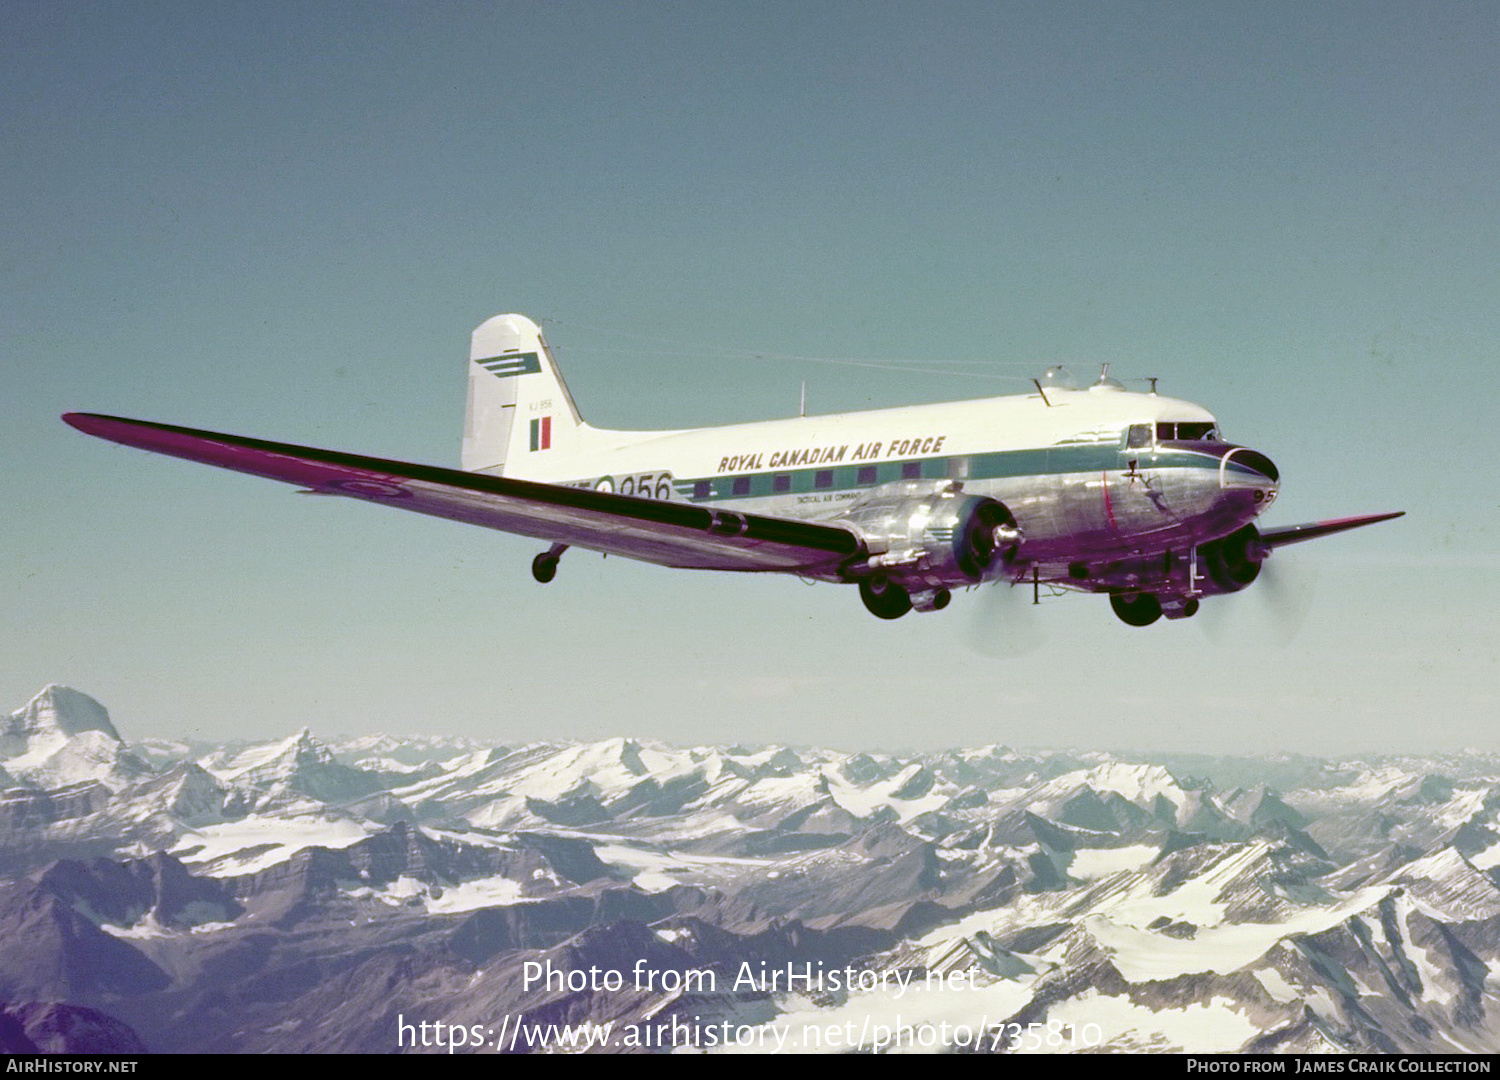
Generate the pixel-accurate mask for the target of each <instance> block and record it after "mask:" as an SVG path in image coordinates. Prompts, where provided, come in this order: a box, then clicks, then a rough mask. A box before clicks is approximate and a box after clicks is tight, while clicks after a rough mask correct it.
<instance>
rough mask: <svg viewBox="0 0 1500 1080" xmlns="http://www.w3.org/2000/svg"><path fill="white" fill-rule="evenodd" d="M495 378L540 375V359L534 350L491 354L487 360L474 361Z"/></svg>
mask: <svg viewBox="0 0 1500 1080" xmlns="http://www.w3.org/2000/svg"><path fill="white" fill-rule="evenodd" d="M474 362H475V363H476V364H478V365H479V366H480V367H482V368H484V369H485V370H486V371H488V372H489V373H490V374H491V375H493V376H495V377H496V378H497V379H504V378H508V377H509V376H512V375H540V374H541V372H542V360H541V357H539V356H537V354H536V353H534V352H529V353H512V354H511V355H509V356H492V357H490V358H489V359H488V360H476V361H474Z"/></svg>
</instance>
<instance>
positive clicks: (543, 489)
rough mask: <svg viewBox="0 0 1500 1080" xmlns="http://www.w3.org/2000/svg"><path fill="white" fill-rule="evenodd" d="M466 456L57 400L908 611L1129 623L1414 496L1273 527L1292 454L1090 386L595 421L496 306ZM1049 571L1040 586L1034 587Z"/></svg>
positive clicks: (878, 609) (239, 461)
mask: <svg viewBox="0 0 1500 1080" xmlns="http://www.w3.org/2000/svg"><path fill="white" fill-rule="evenodd" d="M468 375H469V383H468V403H467V413H466V417H465V421H464V434H463V446H462V453H461V465H462V468H461V469H449V468H442V467H438V466H431V465H416V464H410V463H407V462H400V461H388V460H383V459H380V458H373V457H364V456H361V455H357V454H349V453H343V452H340V451H334V450H320V449H316V448H312V447H306V446H296V445H292V444H288V443H279V442H269V441H266V440H263V439H254V438H247V437H244V436H239V435H224V434H218V433H215V432H209V431H199V430H196V429H194V428H187V427H178V426H176V425H172V424H160V423H152V422H148V421H143V420H130V419H125V418H122V417H114V416H101V415H98V414H94V413H67V414H65V415H64V416H63V420H65V421H66V422H67V423H69V424H71V425H72V426H73V427H75V428H77V429H78V430H80V431H83V432H86V433H87V434H90V435H95V436H98V437H100V438H103V439H109V440H112V441H114V442H117V443H123V444H124V445H126V446H134V447H138V448H140V449H144V450H152V451H155V452H157V453H161V454H169V455H171V456H174V457H181V458H187V459H189V460H192V461H199V462H203V463H205V464H209V465H216V466H219V467H221V468H226V469H233V470H235V471H238V472H244V473H251V474H253V475H256V476H263V477H266V478H268V479H272V480H279V481H282V482H284V483H289V484H296V485H299V490H300V491H301V493H302V494H308V495H324V496H340V497H345V498H352V499H360V500H363V501H365V502H371V503H380V504H384V505H386V506H391V507H395V508H397V509H401V510H411V511H415V512H416V513H420V514H429V515H433V516H436V517H443V518H450V519H452V520H454V521H461V522H466V523H468V524H472V525H480V526H484V527H486V528H491V529H498V530H501V531H504V532H510V533H518V534H520V535H522V536H529V537H533V538H536V539H538V540H542V541H545V542H547V543H548V544H549V545H550V546H549V547H548V548H547V550H545V551H543V552H541V553H540V554H538V555H537V556H536V557H535V559H534V560H533V561H532V566H531V571H532V575H533V576H534V577H535V579H536V580H537V581H538V582H541V583H543V584H545V583H547V582H549V581H551V580H553V578H554V576H555V575H556V573H557V569H558V564H559V559H560V558H561V556H562V555H563V553H564V552H565V551H567V550H568V549H569V548H572V547H578V548H584V549H589V550H593V551H598V552H603V553H605V554H607V555H619V556H625V557H627V558H632V559H639V560H643V561H645V562H651V563H657V564H660V565H663V566H669V567H680V568H687V569H698V570H732V571H743V572H759V573H784V574H794V575H797V576H799V577H802V578H805V579H812V580H816V581H827V582H835V583H840V584H852V585H855V586H856V587H857V588H858V590H859V594H860V598H861V600H862V601H863V602H864V605H865V607H866V608H867V609H869V611H870V612H871V613H872V614H874V615H876V616H878V617H879V618H881V619H896V618H900V617H901V616H903V615H905V614H907V613H908V612H910V611H919V612H931V611H940V610H942V609H943V608H945V607H947V606H948V604H949V602H950V601H951V599H952V595H953V590H954V589H959V588H963V587H967V586H972V585H979V584H982V583H985V582H992V581H1008V582H1010V583H1011V584H1012V585H1017V584H1025V585H1030V586H1031V587H1032V588H1033V590H1034V591H1039V590H1040V589H1041V588H1043V587H1046V588H1047V589H1048V590H1049V593H1051V592H1053V591H1057V592H1061V591H1063V590H1074V591H1081V592H1088V593H1098V594H1103V595H1105V596H1107V597H1108V598H1109V603H1110V605H1111V607H1112V608H1113V610H1114V613H1115V614H1116V615H1117V616H1118V617H1119V618H1120V619H1121V620H1122V621H1123V622H1125V623H1126V624H1128V625H1130V626H1147V625H1150V624H1152V623H1154V622H1156V621H1157V620H1158V619H1160V618H1162V617H1166V618H1167V619H1184V618H1188V617H1190V616H1192V615H1193V614H1195V613H1196V612H1197V611H1198V608H1199V603H1200V601H1201V600H1202V599H1203V598H1205V597H1210V596H1216V595H1221V594H1225V593H1234V592H1238V591H1240V590H1241V589H1244V588H1246V587H1247V586H1249V585H1250V584H1252V583H1253V582H1254V581H1255V579H1256V577H1257V576H1258V575H1259V573H1260V570H1261V564H1262V563H1263V562H1264V560H1265V559H1266V558H1267V557H1268V556H1269V555H1270V554H1271V553H1272V552H1273V551H1275V550H1276V549H1278V548H1280V547H1283V546H1285V545H1287V544H1295V543H1301V542H1303V541H1306V540H1312V539H1315V538H1318V537H1322V536H1328V535H1331V534H1333V533H1338V532H1343V531H1346V530H1348V529H1355V528H1359V527H1361V526H1364V525H1371V524H1374V523H1376V522H1380V521H1387V520H1390V519H1391V518H1396V517H1400V516H1401V515H1402V514H1403V513H1404V511H1395V512H1390V513H1381V514H1369V515H1364V516H1358V517H1344V518H1334V519H1331V520H1327V521H1320V522H1314V523H1311V524H1306V525H1294V526H1290V527H1284V528H1278V529H1271V530H1267V531H1261V530H1260V529H1259V528H1258V527H1257V526H1256V524H1255V520H1256V519H1257V518H1258V517H1259V516H1260V515H1261V514H1262V513H1263V512H1264V511H1265V510H1266V509H1267V508H1268V507H1270V506H1271V504H1272V503H1273V502H1274V501H1275V499H1276V495H1277V492H1278V490H1279V487H1280V474H1279V472H1278V470H1277V468H1276V466H1275V464H1273V463H1272V461H1271V459H1270V458H1269V457H1267V456H1266V455H1265V454H1263V453H1261V452H1260V451H1258V450H1254V449H1251V448H1249V447H1245V446H1239V445H1236V444H1234V443H1230V442H1226V441H1225V440H1224V439H1223V438H1222V437H1221V435H1220V433H1219V426H1218V422H1217V421H1216V420H1215V419H1214V417H1213V415H1212V414H1210V413H1209V412H1208V411H1206V410H1205V409H1203V408H1201V407H1200V406H1197V405H1194V404H1191V403H1189V402H1186V401H1179V400H1176V399H1173V398H1170V397H1165V396H1161V395H1158V394H1157V393H1156V387H1155V382H1154V380H1153V382H1152V385H1151V390H1150V392H1149V393H1139V392H1132V391H1128V390H1127V389H1126V388H1125V387H1124V386H1123V384H1121V383H1120V382H1118V381H1116V380H1114V379H1111V378H1109V376H1108V368H1107V366H1106V367H1105V369H1104V370H1103V371H1102V372H1101V374H1100V376H1099V378H1098V380H1097V381H1096V382H1094V383H1093V384H1091V385H1089V386H1079V385H1077V384H1076V383H1075V382H1073V381H1072V380H1071V378H1070V377H1069V376H1067V375H1066V373H1065V372H1064V371H1062V370H1061V369H1053V370H1052V371H1049V372H1048V373H1047V375H1046V376H1045V377H1043V378H1039V379H1034V380H1032V383H1033V387H1034V389H1035V392H1034V393H1027V394H1018V395H1011V396H1006V397H995V398H986V399H981V400H975V401H959V402H950V403H946V404H936V405H915V406H908V407H904V408H892V409H881V410H876V411H869V412H855V413H841V414H836V415H828V416H799V417H795V418H789V419H783V420H770V421H764V422H759V423H747V424H733V425H729V426H724V427H712V428H697V429H684V430H676V431H609V430H603V429H600V428H595V427H592V426H590V425H589V424H586V423H585V422H584V421H583V418H582V416H581V415H580V414H579V411H578V407H577V405H576V404H575V403H574V401H573V397H572V395H571V394H570V393H569V392H568V387H567V384H566V383H564V382H563V379H562V375H561V374H560V372H559V370H558V366H557V362H556V360H555V359H554V358H553V355H552V352H551V350H550V349H549V348H548V346H547V342H546V340H545V339H544V338H543V335H542V332H541V330H540V329H539V328H538V326H537V325H536V324H535V323H534V322H532V321H531V320H530V319H528V318H526V317H525V316H523V315H514V314H512V315H497V316H495V317H493V318H491V319H489V320H487V321H485V322H484V323H482V324H481V325H480V326H479V327H478V328H477V329H476V330H475V331H474V333H473V337H472V342H471V349H470V354H469V367H468ZM1035 598H1036V595H1035V593H1034V599H1035Z"/></svg>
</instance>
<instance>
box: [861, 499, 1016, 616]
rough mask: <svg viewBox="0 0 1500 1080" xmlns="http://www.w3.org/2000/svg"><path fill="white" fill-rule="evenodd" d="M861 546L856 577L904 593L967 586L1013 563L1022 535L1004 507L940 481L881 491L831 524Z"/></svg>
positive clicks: (992, 500)
mask: <svg viewBox="0 0 1500 1080" xmlns="http://www.w3.org/2000/svg"><path fill="white" fill-rule="evenodd" d="M836 520H837V521H838V523H839V524H842V525H848V526H850V527H851V528H853V529H854V530H855V531H857V532H858V533H859V535H860V536H861V537H862V538H863V539H864V541H865V546H866V549H867V550H868V551H869V552H870V553H871V554H870V558H869V559H868V560H867V562H865V563H864V564H861V567H860V569H862V570H865V571H867V572H869V573H874V574H881V575H884V576H885V577H887V578H889V579H890V580H892V581H895V582H899V583H900V584H901V586H902V587H903V588H904V589H906V590H907V591H908V592H911V593H914V594H915V593H918V592H922V591H924V590H932V589H943V588H949V587H961V586H964V585H973V584H975V583H977V582H980V581H983V580H984V578H985V575H986V574H987V573H989V572H990V570H991V569H992V568H993V567H995V566H996V565H997V564H1002V563H1005V562H1008V561H1010V559H1012V558H1013V557H1014V556H1015V552H1016V546H1017V545H1018V544H1019V543H1020V541H1021V533H1020V531H1019V530H1018V529H1017V528H1016V523H1015V518H1014V517H1013V516H1012V515H1011V512H1010V511H1009V510H1007V509H1006V508H1005V505H1004V504H1003V503H1000V502H997V501H996V500H994V499H991V498H988V497H986V496H983V495H965V494H963V493H962V490H961V485H960V484H958V483H956V482H953V481H943V482H942V483H941V485H940V486H934V485H933V483H932V482H931V481H920V480H913V481H904V482H899V483H896V484H887V485H885V486H883V487H882V488H879V489H877V490H875V491H872V492H871V493H870V494H869V495H868V496H867V497H866V498H865V499H863V500H861V501H860V502H859V503H857V504H855V505H854V506H853V507H851V508H850V509H849V510H848V511H847V512H846V513H844V514H843V515H841V516H840V517H839V518H837V519H836Z"/></svg>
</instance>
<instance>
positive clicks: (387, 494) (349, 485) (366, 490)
mask: <svg viewBox="0 0 1500 1080" xmlns="http://www.w3.org/2000/svg"><path fill="white" fill-rule="evenodd" d="M328 486H329V487H331V488H337V489H338V490H339V491H347V492H348V493H349V494H351V495H361V496H363V497H365V498H368V499H409V498H411V492H410V491H407V490H406V489H405V488H404V487H402V486H401V485H400V484H392V483H391V482H390V481H388V480H334V481H331V482H330V483H329V484H328Z"/></svg>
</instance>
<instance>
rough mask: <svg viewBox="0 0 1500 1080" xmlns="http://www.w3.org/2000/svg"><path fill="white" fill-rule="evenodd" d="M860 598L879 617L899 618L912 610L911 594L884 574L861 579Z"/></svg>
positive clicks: (872, 613)
mask: <svg viewBox="0 0 1500 1080" xmlns="http://www.w3.org/2000/svg"><path fill="white" fill-rule="evenodd" d="M859 598H860V599H861V600H863V601H864V602H865V607H866V608H868V609H869V612H870V614H871V615H874V616H875V617H876V618H877V619H899V618H901V616H903V615H905V614H906V613H907V612H908V611H910V610H911V594H910V593H908V592H907V591H906V590H905V589H903V588H902V587H901V586H900V585H897V584H896V583H895V582H894V581H892V580H891V579H890V578H888V577H886V576H885V575H883V574H877V575H875V576H874V577H870V578H865V579H864V580H863V581H861V582H860V583H859Z"/></svg>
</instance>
